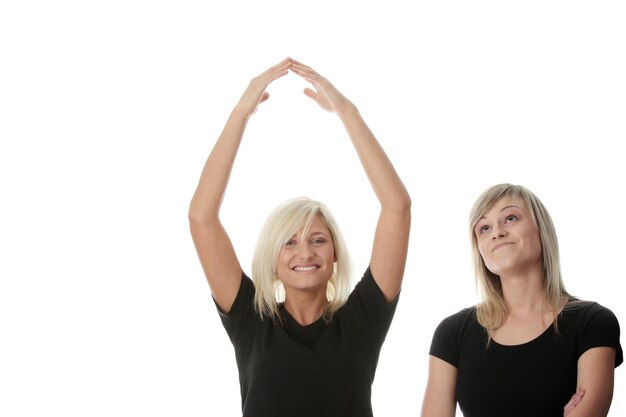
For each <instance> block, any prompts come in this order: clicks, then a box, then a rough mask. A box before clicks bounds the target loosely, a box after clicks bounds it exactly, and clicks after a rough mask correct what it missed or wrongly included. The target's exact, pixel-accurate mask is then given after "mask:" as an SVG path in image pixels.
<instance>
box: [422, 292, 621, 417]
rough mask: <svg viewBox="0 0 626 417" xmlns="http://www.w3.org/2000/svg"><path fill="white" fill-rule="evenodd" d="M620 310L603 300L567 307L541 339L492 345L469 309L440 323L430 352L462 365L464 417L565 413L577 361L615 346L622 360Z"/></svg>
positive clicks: (539, 416) (460, 391)
mask: <svg viewBox="0 0 626 417" xmlns="http://www.w3.org/2000/svg"><path fill="white" fill-rule="evenodd" d="M619 333H620V330H619V323H618V321H617V318H616V317H615V315H614V314H613V313H612V312H611V311H610V310H609V309H607V308H605V307H602V306H601V305H600V304H598V303H592V302H584V303H580V304H579V305H577V306H572V307H567V308H566V309H564V310H563V312H562V313H561V314H560V315H559V317H558V332H556V331H555V329H554V326H550V327H549V328H548V329H547V330H546V331H545V332H544V333H542V334H541V335H540V336H539V337H537V338H536V339H534V340H532V341H530V342H527V343H523V344H521V345H515V346H504V345H500V344H498V343H497V342H495V341H494V340H490V341H489V345H487V340H488V339H487V333H486V331H485V329H484V328H483V327H482V326H481V325H480V324H479V323H478V321H477V319H476V308H475V307H472V308H466V309H464V310H461V311H460V312H458V313H456V314H454V315H452V316H450V317H448V318H446V319H445V320H443V321H442V322H441V324H440V325H439V327H437V330H435V334H434V336H433V341H432V344H431V347H430V354H431V355H433V356H435V357H438V358H440V359H442V360H444V361H446V362H448V363H450V364H451V365H453V366H455V367H456V368H457V369H458V376H457V383H456V399H457V401H458V403H459V406H460V408H461V411H462V412H463V415H464V416H465V417H503V416H507V417H561V416H562V415H563V407H564V406H565V404H567V402H568V401H569V400H570V398H571V397H572V395H573V394H574V392H575V391H576V378H577V376H576V375H577V362H578V359H579V358H580V356H581V355H582V354H583V353H585V352H586V351H587V350H588V349H591V348H593V347H599V346H610V347H613V348H615V349H616V357H615V366H616V367H617V366H618V365H619V364H621V363H622V361H623V352H622V348H621V345H620V343H619Z"/></svg>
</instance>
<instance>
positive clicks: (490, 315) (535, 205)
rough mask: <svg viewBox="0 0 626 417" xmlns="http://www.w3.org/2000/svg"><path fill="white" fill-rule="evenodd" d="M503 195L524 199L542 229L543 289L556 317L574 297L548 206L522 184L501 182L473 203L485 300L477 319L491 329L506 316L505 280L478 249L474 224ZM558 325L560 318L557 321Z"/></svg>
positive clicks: (478, 276) (476, 252)
mask: <svg viewBox="0 0 626 417" xmlns="http://www.w3.org/2000/svg"><path fill="white" fill-rule="evenodd" d="M503 197H511V198H514V199H518V200H522V201H524V203H525V204H526V207H527V208H528V210H529V211H530V213H531V215H532V219H533V221H534V222H535V224H536V225H537V228H538V229H539V238H540V241H541V254H542V275H543V290H544V293H545V296H546V301H547V302H548V304H550V306H551V307H552V309H553V311H554V312H555V318H556V315H557V314H558V312H559V311H560V310H561V308H562V307H563V299H564V298H566V299H570V298H573V297H571V296H570V295H569V294H568V292H567V291H566V290H565V285H564V284H563V279H562V278H561V266H560V262H559V244H558V241H557V237H556V230H555V228H554V224H553V223H552V219H551V217H550V214H549V213H548V210H546V208H545V207H544V205H543V203H542V202H541V201H540V200H539V198H537V196H536V195H535V194H533V193H532V192H531V191H530V190H529V189H527V188H525V187H523V186H521V185H513V184H498V185H494V186H492V187H490V188H488V189H487V190H485V191H484V192H483V193H482V194H481V195H480V197H478V199H477V200H476V202H475V203H474V206H473V207H472V210H471V212H470V222H469V226H470V235H471V239H472V258H473V261H474V269H475V274H476V281H477V286H478V289H479V292H480V294H481V299H482V302H481V303H480V304H478V306H477V318H478V322H479V323H480V324H481V325H482V326H483V327H484V328H485V329H486V330H487V331H488V332H491V331H494V330H496V329H498V328H499V327H500V326H502V324H504V320H505V319H506V316H507V310H506V305H505V303H504V295H503V293H502V283H501V282H500V277H499V276H498V275H496V274H494V273H493V272H491V271H490V270H489V269H488V268H487V267H486V265H485V262H484V260H483V258H482V256H481V255H480V251H479V250H478V240H477V237H476V233H475V228H476V225H477V224H478V222H479V221H480V219H481V218H482V217H483V216H484V215H485V213H486V212H487V211H489V209H491V207H493V205H494V204H495V203H496V202H497V201H499V200H500V199H501V198H503ZM554 323H555V326H557V321H556V320H555V321H554Z"/></svg>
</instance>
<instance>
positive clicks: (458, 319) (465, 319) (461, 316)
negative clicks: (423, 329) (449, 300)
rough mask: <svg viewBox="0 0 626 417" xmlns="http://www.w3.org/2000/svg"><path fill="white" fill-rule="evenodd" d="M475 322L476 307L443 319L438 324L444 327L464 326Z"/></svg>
mask: <svg viewBox="0 0 626 417" xmlns="http://www.w3.org/2000/svg"><path fill="white" fill-rule="evenodd" d="M472 321H476V306H472V307H467V308H464V309H462V310H460V311H458V312H456V313H454V314H452V315H450V316H448V317H446V318H445V319H443V320H442V321H441V323H440V324H439V325H440V326H441V325H444V326H454V325H465V324H467V323H470V322H472Z"/></svg>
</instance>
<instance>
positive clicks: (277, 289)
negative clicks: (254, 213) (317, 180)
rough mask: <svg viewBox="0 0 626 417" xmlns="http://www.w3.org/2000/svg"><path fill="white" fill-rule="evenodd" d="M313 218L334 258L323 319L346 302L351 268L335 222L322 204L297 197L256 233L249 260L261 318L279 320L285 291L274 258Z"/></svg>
mask: <svg viewBox="0 0 626 417" xmlns="http://www.w3.org/2000/svg"><path fill="white" fill-rule="evenodd" d="M315 216H319V217H320V218H321V219H322V220H323V221H324V223H325V224H326V226H327V227H328V229H329V230H330V234H331V237H332V242H333V245H334V248H335V257H336V261H335V265H334V272H333V274H332V276H331V278H330V280H329V281H328V286H327V289H326V297H327V298H328V301H329V304H328V306H327V307H326V309H325V311H324V318H325V319H326V320H330V318H331V317H332V315H333V313H334V312H335V311H337V310H338V309H339V308H340V307H341V306H342V305H344V304H345V302H346V301H347V299H348V295H349V294H350V289H351V283H350V279H351V276H352V267H351V261H350V255H349V253H348V249H347V247H346V243H345V241H344V239H343V236H342V235H341V232H340V231H339V227H338V226H337V222H336V221H335V218H334V217H333V215H332V214H331V213H330V211H329V210H328V208H327V207H326V206H325V205H324V204H322V203H320V202H319V201H315V200H312V199H310V198H307V197H297V198H294V199H291V200H287V201H286V202H284V203H283V204H281V205H280V206H278V207H277V208H276V209H274V211H273V212H272V213H271V214H270V215H269V216H268V218H267V220H266V221H265V225H264V226H263V228H262V229H261V233H260V234H259V239H258V241H257V245H256V249H255V252H254V257H253V259H252V279H253V280H254V286H255V289H256V295H255V308H256V310H257V312H258V313H259V315H260V316H261V319H263V317H264V316H266V315H267V316H269V317H271V318H272V319H277V320H279V321H280V315H279V311H278V303H279V302H280V301H283V300H284V294H285V292H284V291H285V290H284V287H283V285H282V282H281V281H280V280H279V278H278V274H277V273H276V259H277V257H278V253H279V252H280V250H281V248H282V247H283V245H284V244H285V242H287V241H288V240H289V239H291V237H292V236H293V235H294V234H296V233H297V232H298V231H299V230H300V229H301V228H304V232H305V233H306V232H307V231H308V229H309V227H310V226H311V223H312V222H313V220H314V219H315Z"/></svg>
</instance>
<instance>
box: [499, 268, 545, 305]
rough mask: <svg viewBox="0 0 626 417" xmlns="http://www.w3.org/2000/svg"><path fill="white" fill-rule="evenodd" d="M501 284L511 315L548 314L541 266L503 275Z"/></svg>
mask: <svg viewBox="0 0 626 417" xmlns="http://www.w3.org/2000/svg"><path fill="white" fill-rule="evenodd" d="M500 282H501V283H502V293H503V295H504V302H505V304H506V307H507V311H508V313H509V315H532V314H537V313H539V314H543V313H546V307H547V306H546V302H547V299H546V294H545V291H544V289H543V276H542V270H541V265H538V267H535V268H532V269H530V270H527V271H523V272H521V271H516V272H512V273H507V274H501V275H500ZM547 308H548V310H551V308H550V307H547Z"/></svg>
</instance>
